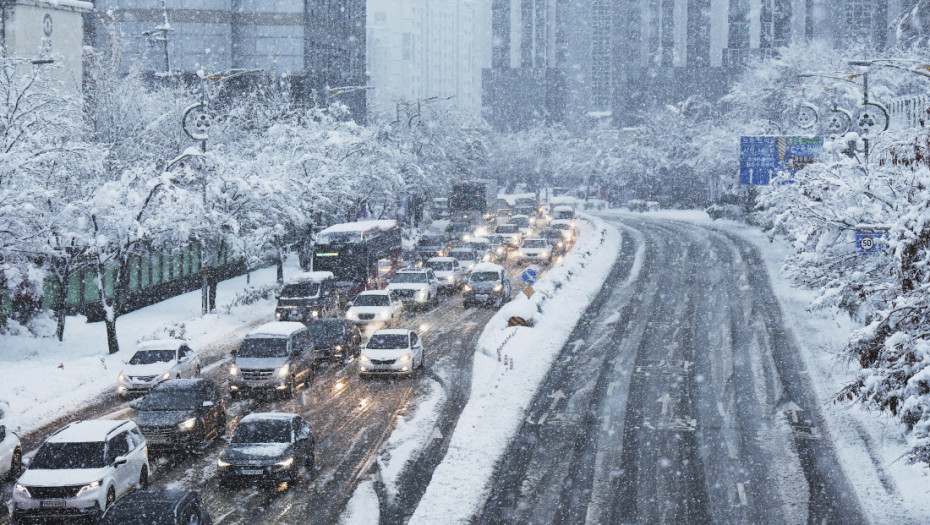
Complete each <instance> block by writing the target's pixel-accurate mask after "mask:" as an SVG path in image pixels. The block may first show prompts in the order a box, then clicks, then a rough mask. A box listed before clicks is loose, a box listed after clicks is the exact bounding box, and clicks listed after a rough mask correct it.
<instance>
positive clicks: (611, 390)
mask: <svg viewBox="0 0 930 525" xmlns="http://www.w3.org/2000/svg"><path fill="white" fill-rule="evenodd" d="M616 387H617V382H616V381H614V382H613V383H611V384H609V385H607V395H608V396H612V395H614V388H616Z"/></svg>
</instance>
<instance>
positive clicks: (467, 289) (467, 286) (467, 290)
mask: <svg viewBox="0 0 930 525" xmlns="http://www.w3.org/2000/svg"><path fill="white" fill-rule="evenodd" d="M462 290H465V291H466V292H470V291H471V286H469V285H467V284H466V285H465V287H464V288H462Z"/></svg>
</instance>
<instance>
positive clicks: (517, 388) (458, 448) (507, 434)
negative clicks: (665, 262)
mask: <svg viewBox="0 0 930 525" xmlns="http://www.w3.org/2000/svg"><path fill="white" fill-rule="evenodd" d="M578 224H579V229H580V238H579V241H578V243H577V244H576V246H575V247H574V249H573V250H572V251H571V253H569V254H568V255H567V256H566V257H565V259H564V261H563V262H562V264H561V265H558V266H556V267H554V268H552V269H551V270H550V271H549V272H547V273H546V274H545V276H544V277H543V278H542V279H540V280H539V282H537V283H536V284H535V285H534V288H535V289H536V293H535V295H533V296H532V298H531V299H527V298H526V297H524V296H523V295H522V294H518V297H517V298H515V299H514V300H513V301H512V302H510V303H508V304H507V305H505V306H504V307H503V308H502V309H501V310H500V312H498V313H497V314H496V315H495V316H494V317H493V318H492V319H491V321H490V322H488V324H487V326H486V327H485V329H484V332H483V333H482V334H481V338H480V339H479V342H478V348H477V351H476V353H475V362H474V365H473V376H472V392H471V398H470V399H469V401H468V404H467V405H466V406H465V409H464V410H463V411H462V414H461V416H460V417H459V421H458V424H457V425H456V429H455V433H454V434H453V435H452V438H451V441H450V443H449V449H448V451H447V453H446V456H445V458H444V459H443V461H442V463H441V464H440V465H439V466H438V467H437V468H436V470H435V472H434V474H433V478H432V480H431V482H430V485H429V487H428V488H427V490H426V493H425V494H424V495H423V498H422V499H421V500H420V504H419V505H418V507H417V510H416V512H415V513H414V514H413V516H412V518H411V520H410V523H411V524H417V523H430V524H431V523H467V522H468V521H469V519H470V518H471V517H472V515H473V514H474V513H475V511H476V510H477V509H479V508H480V506H481V505H482V504H483V503H484V501H485V499H486V497H487V494H488V492H489V490H490V481H491V478H492V476H493V472H494V466H495V465H496V464H497V462H498V461H499V460H500V458H501V457H503V455H504V453H505V452H506V450H507V446H508V445H509V443H510V441H511V439H512V438H513V436H514V435H515V434H516V432H517V431H518V430H519V428H520V424H521V423H522V421H523V417H524V413H525V411H526V409H527V408H528V407H529V406H530V403H532V400H533V397H534V396H535V394H536V391H537V390H538V389H539V386H540V385H541V384H542V382H543V381H544V380H545V378H546V376H547V375H548V373H549V370H550V369H551V367H552V365H553V363H554V362H555V360H556V358H557V357H558V355H559V352H560V351H561V349H562V347H563V346H564V345H565V343H566V342H567V340H568V337H569V336H570V335H571V332H572V330H573V329H574V327H575V325H576V324H577V323H578V320H579V319H580V318H581V315H582V314H583V313H584V312H585V310H586V309H587V307H588V305H589V304H590V303H591V301H592V300H594V297H595V296H596V295H597V293H598V291H599V290H600V289H601V287H602V286H603V284H604V281H605V280H606V279H607V276H608V274H609V273H610V269H611V268H612V267H613V265H614V263H615V262H616V259H617V255H618V253H619V249H620V234H619V232H618V231H617V230H616V229H615V228H613V227H611V226H608V225H607V224H605V223H604V222H603V221H600V220H598V219H586V220H581V221H578ZM514 315H517V316H522V317H525V318H531V319H533V321H534V322H535V326H534V327H533V328H510V327H508V326H507V320H508V319H509V318H510V317H511V316H514ZM498 349H500V353H498ZM505 362H506V363H508V364H505ZM511 364H512V366H511ZM398 430H400V427H399V428H398ZM395 432H396V431H395ZM366 490H367V488H366ZM356 496H357V497H362V496H361V495H359V494H356ZM355 505H357V506H359V507H360V506H362V503H361V502H355Z"/></svg>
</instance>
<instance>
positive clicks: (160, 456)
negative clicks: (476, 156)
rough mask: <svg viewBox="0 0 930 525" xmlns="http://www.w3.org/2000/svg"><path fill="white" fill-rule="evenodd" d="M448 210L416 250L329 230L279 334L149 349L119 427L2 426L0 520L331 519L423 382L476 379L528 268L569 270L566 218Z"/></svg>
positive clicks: (518, 211)
mask: <svg viewBox="0 0 930 525" xmlns="http://www.w3.org/2000/svg"><path fill="white" fill-rule="evenodd" d="M438 200H439V199H437V201H438ZM442 201H443V202H442V206H441V207H435V208H434V209H433V210H432V213H431V215H432V216H433V221H432V223H431V227H430V228H429V229H427V230H424V231H421V232H418V233H417V235H416V236H415V237H412V238H411V237H407V238H405V235H404V231H403V229H402V227H401V226H400V225H399V224H398V223H396V222H395V221H385V220H363V221H358V222H352V223H343V224H335V225H332V226H329V227H327V228H325V229H323V230H321V231H319V232H318V233H317V234H316V236H315V239H314V242H313V243H312V245H311V252H310V253H309V254H305V255H306V257H302V258H301V260H302V261H304V260H305V261H306V265H305V267H304V268H302V270H303V271H302V273H299V274H297V275H295V276H292V277H290V278H289V279H288V280H287V281H286V282H285V283H284V284H283V285H282V286H280V287H279V289H278V291H277V293H276V299H277V305H276V307H275V309H274V312H273V319H274V320H272V321H270V322H265V323H264V324H261V325H260V326H257V327H253V328H251V329H249V330H248V331H247V333H245V335H244V337H241V338H239V339H237V340H236V341H233V342H229V343H227V345H226V347H224V351H223V353H222V354H211V355H210V356H206V355H204V354H203V352H202V351H201V350H200V349H198V348H195V347H194V346H193V345H192V344H190V343H189V342H188V341H187V340H184V339H180V338H178V339H157V340H150V341H144V342H141V343H139V344H138V347H137V349H136V351H135V353H134V354H133V355H132V357H131V358H130V359H128V360H127V361H126V362H125V365H124V366H123V368H122V370H120V372H119V374H118V376H117V377H116V378H115V380H116V381H115V385H114V404H112V405H110V407H109V408H110V409H111V410H112V411H110V412H109V413H108V412H107V411H103V412H102V413H100V414H87V415H89V416H96V417H86V418H81V420H75V421H72V422H70V423H68V424H66V425H64V426H62V427H61V428H59V429H56V430H54V431H52V432H50V433H48V434H46V435H45V436H41V437H40V438H39V439H36V440H34V441H35V442H34V443H30V445H29V446H28V447H27V446H26V445H25V444H21V443H20V442H19V438H18V437H17V436H16V435H15V434H14V433H13V432H12V431H11V430H9V429H6V428H5V427H4V426H2V425H0V479H3V478H4V477H6V478H8V479H9V481H10V482H11V484H12V489H11V494H10V498H9V502H8V503H7V508H8V514H7V516H5V517H4V516H3V514H0V523H4V522H6V520H10V521H9V522H11V523H16V524H19V523H33V522H40V523H44V522H47V521H48V520H53V521H55V520H57V521H59V522H66V523H70V522H72V521H74V520H84V521H87V522H90V523H94V522H96V523H107V524H109V523H113V524H116V523H127V522H129V521H130V517H132V516H139V515H140V513H148V514H146V515H159V516H161V515H164V516H169V515H170V516H174V517H175V519H176V521H167V518H166V521H164V523H175V522H177V523H211V522H212V523H220V522H224V523H231V522H248V521H250V520H255V519H259V518H257V516H259V515H258V514H256V512H267V508H268V507H269V506H270V507H271V508H275V509H280V512H281V514H280V515H278V518H276V519H274V520H272V521H267V522H287V521H292V522H305V521H301V519H298V518H296V517H295V516H297V515H298V514H297V512H298V511H297V510H294V509H300V510H299V512H301V513H304V515H303V519H305V518H306V514H305V513H307V512H310V513H312V512H314V511H318V512H321V513H325V515H326V516H327V517H326V518H323V517H321V518H320V521H321V522H324V521H330V519H331V518H335V517H338V515H339V513H341V512H342V511H343V509H344V506H345V504H346V502H347V500H348V497H349V496H350V495H351V490H352V489H353V488H354V486H355V484H356V483H358V481H359V480H360V479H362V478H363V477H364V476H366V475H367V472H368V470H369V468H368V467H370V465H371V464H372V462H373V461H374V457H375V456H376V455H377V452H378V448H379V444H380V443H381V442H382V441H383V440H384V439H386V437H387V436H388V435H389V434H390V431H391V429H392V428H393V425H394V423H395V422H396V420H397V419H398V416H399V415H401V414H403V413H405V412H406V411H407V410H409V409H410V407H411V406H412V405H415V403H416V400H417V396H418V395H419V394H420V393H421V392H422V391H423V390H424V388H425V387H424V382H429V381H438V382H440V383H446V382H447V381H443V380H442V379H443V376H445V377H448V376H450V375H455V374H461V373H469V374H470V369H469V368H468V366H469V360H468V357H469V355H470V354H469V355H464V356H463V355H462V353H463V352H465V351H466V350H463V347H465V348H468V347H470V349H468V350H467V351H468V352H473V347H474V341H475V340H476V339H477V337H478V335H479V334H480V332H481V326H483V324H484V323H486V322H487V321H488V320H489V319H490V318H491V316H493V314H494V312H496V310H497V309H499V308H500V307H501V306H503V305H504V304H505V303H507V302H508V301H511V300H514V299H516V298H519V296H520V291H521V284H520V283H522V281H521V279H520V275H521V273H522V272H523V271H524V269H526V268H532V269H533V270H535V271H538V272H539V273H542V272H544V271H545V269H546V268H548V267H551V266H552V265H556V264H559V263H560V262H561V260H562V257H563V256H564V255H565V254H566V253H567V252H568V250H570V249H571V246H572V245H573V243H574V241H575V238H576V235H577V232H576V229H575V211H574V209H573V207H572V206H569V205H550V204H549V203H543V202H538V201H537V199H536V198H533V197H530V196H525V197H520V198H516V199H515V201H514V202H513V203H512V206H507V207H499V201H498V198H497V191H496V188H495V187H494V185H493V183H489V182H487V181H473V182H468V183H460V184H457V185H455V186H454V187H453V192H452V195H451V196H450V198H449V199H448V200H446V199H442ZM446 206H447V208H446ZM463 333H466V335H462V334H463ZM468 338H470V339H468ZM434 365H435V369H434ZM82 415H84V414H82ZM76 419H77V418H76ZM149 487H153V488H155V487H157V488H170V489H177V490H169V491H159V492H157V493H152V494H157V497H155V496H151V497H147V496H146V493H147V492H146V491H144V490H140V489H147V488H149ZM241 491H246V494H247V499H248V498H255V500H254V501H253V503H254V502H258V503H255V504H254V505H253V503H249V504H248V505H243V503H242V492H241ZM334 493H339V494H340V497H338V498H336V497H334V496H333V494H334ZM237 494H238V495H237ZM3 495H4V496H6V495H7V492H4V493H3ZM282 498H283V501H286V503H282V502H281V501H282ZM274 502H277V503H274ZM259 509H261V510H259ZM288 513H290V514H288ZM322 515H323V514H321V516H322ZM268 519H269V518H268V517H267V516H265V517H262V518H260V520H268ZM50 522H51V521H50ZM159 523H161V522H159Z"/></svg>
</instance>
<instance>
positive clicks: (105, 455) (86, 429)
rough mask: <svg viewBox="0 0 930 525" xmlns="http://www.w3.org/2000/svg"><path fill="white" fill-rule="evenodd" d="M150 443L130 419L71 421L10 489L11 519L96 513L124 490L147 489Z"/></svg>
mask: <svg viewBox="0 0 930 525" xmlns="http://www.w3.org/2000/svg"><path fill="white" fill-rule="evenodd" d="M148 480H149V459H148V447H147V446H146V442H145V438H144V437H143V436H142V433H141V432H139V427H137V426H136V424H135V423H133V422H132V421H114V420H109V419H94V420H90V421H79V422H76V423H71V424H70V425H68V426H66V427H64V428H63V429H61V430H59V431H58V432H56V433H54V434H52V435H51V436H49V438H48V439H46V440H45V443H43V444H42V446H41V447H39V450H38V452H36V455H35V457H34V458H33V459H32V461H30V462H29V464H28V469H27V470H26V472H24V473H23V475H22V476H20V477H19V480H18V481H17V482H16V485H15V487H14V488H13V523H20V522H21V521H22V520H24V519H29V518H49V517H54V518H79V517H92V518H93V517H98V516H99V515H100V514H101V513H102V512H103V511H104V510H106V508H107V507H109V506H110V505H112V504H113V502H115V501H116V500H117V499H118V498H120V497H122V496H123V495H124V494H127V493H129V492H131V491H132V490H134V489H136V488H143V489H144V488H146V487H147V486H148Z"/></svg>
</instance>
